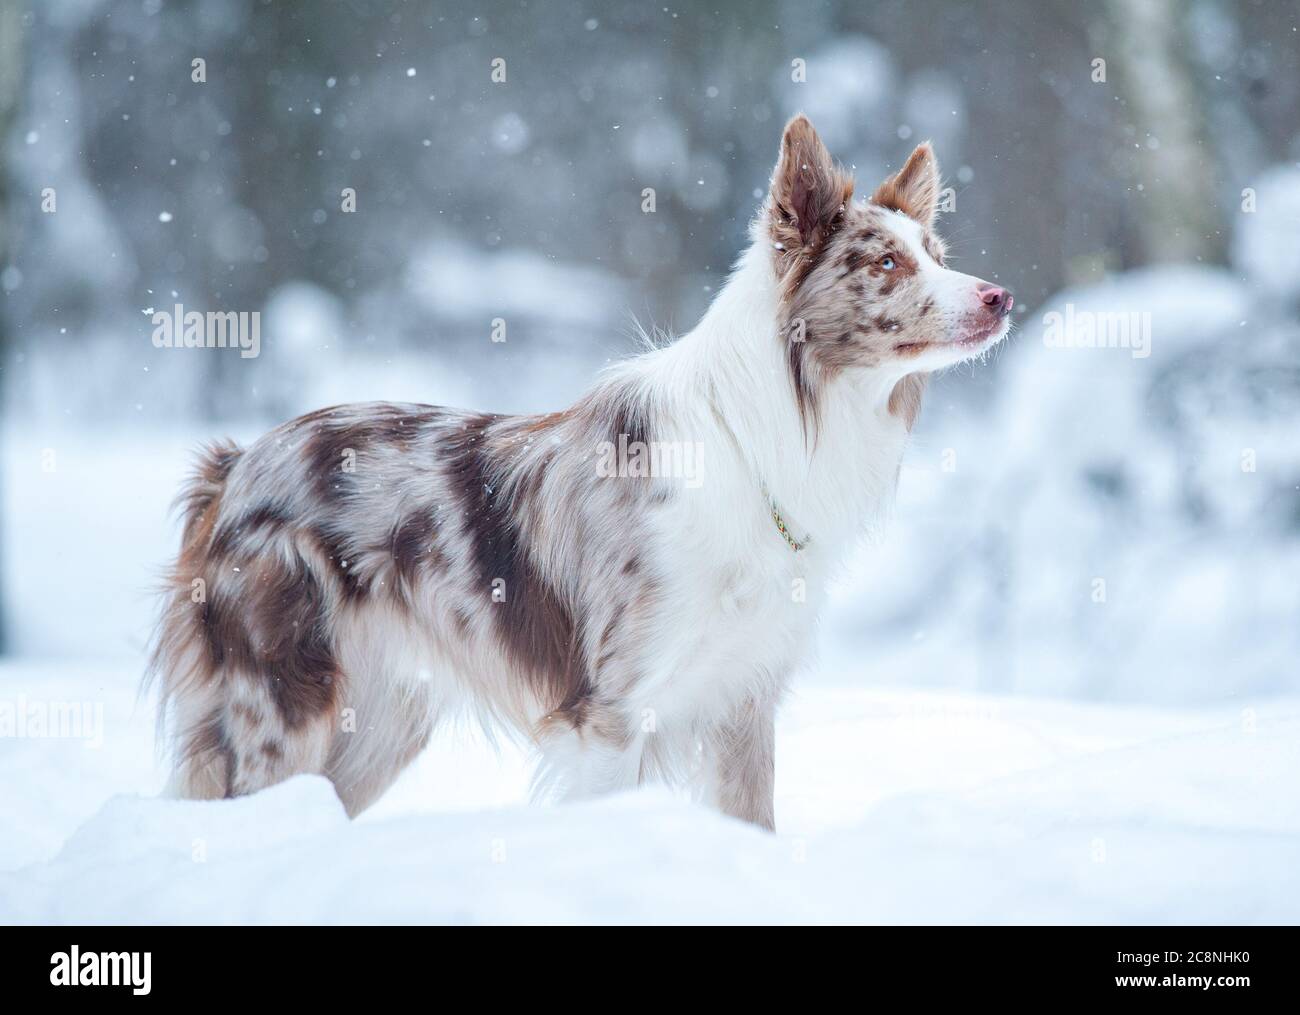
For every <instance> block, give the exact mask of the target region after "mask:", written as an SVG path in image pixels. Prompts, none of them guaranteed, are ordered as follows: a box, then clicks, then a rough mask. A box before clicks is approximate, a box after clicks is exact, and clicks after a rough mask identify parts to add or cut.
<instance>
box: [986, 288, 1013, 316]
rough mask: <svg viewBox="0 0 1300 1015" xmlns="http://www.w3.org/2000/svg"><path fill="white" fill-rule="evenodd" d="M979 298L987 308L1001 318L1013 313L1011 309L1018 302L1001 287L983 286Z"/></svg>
mask: <svg viewBox="0 0 1300 1015" xmlns="http://www.w3.org/2000/svg"><path fill="white" fill-rule="evenodd" d="M979 297H980V300H981V301H982V302H983V304H984V305H985V306H986V307H988V308H989V309H990V310H992V311H993V312H994V313H995V314H998V315H999V316H1001V317H1005V316H1006V315H1007V314H1009V313H1011V307H1012V306H1013V305H1014V304H1015V302H1016V298H1015V297H1014V296H1012V295H1011V294H1010V293H1009V292H1007V291H1006V290H1005V289H1003V288H1002V287H1001V286H1000V285H986V286H981V287H980V290H979Z"/></svg>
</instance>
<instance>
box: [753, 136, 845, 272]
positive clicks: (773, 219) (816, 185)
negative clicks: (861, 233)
mask: <svg viewBox="0 0 1300 1015" xmlns="http://www.w3.org/2000/svg"><path fill="white" fill-rule="evenodd" d="M852 200H853V177H852V176H850V175H849V174H848V173H846V172H844V171H843V170H842V169H840V168H839V166H837V165H836V164H835V160H834V159H832V158H831V153H830V152H828V151H827V150H826V146H825V145H824V144H822V139H821V138H820V137H818V136H817V131H816V130H814V129H813V125H812V123H811V121H809V119H808V117H806V116H804V115H803V114H802V113H801V114H799V115H798V116H796V117H795V118H794V119H793V120H791V121H790V122H789V123H788V124H786V126H785V133H784V134H783V135H782V136H781V157H780V159H779V160H778V161H777V164H776V171H775V172H774V173H773V174H772V188H771V194H770V197H769V201H768V229H769V231H770V233H771V235H772V243H773V245H774V246H775V247H776V250H777V252H778V255H779V256H778V262H786V261H788V260H791V259H793V258H797V257H802V256H803V255H804V254H806V253H807V252H809V251H812V250H815V249H817V248H818V247H819V246H820V245H821V244H822V243H824V242H825V241H826V238H827V237H828V236H829V235H830V234H831V233H832V232H834V230H835V227H836V226H838V225H839V223H840V221H841V220H842V219H843V217H844V213H845V211H846V210H847V208H848V205H849V202H850V201H852ZM783 267H784V266H783ZM783 273H784V272H783Z"/></svg>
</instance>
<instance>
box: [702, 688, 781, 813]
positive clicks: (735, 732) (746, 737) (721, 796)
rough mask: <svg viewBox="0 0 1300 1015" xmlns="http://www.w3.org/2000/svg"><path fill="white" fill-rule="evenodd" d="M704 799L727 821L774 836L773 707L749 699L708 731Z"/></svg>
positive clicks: (768, 703) (774, 710)
mask: <svg viewBox="0 0 1300 1015" xmlns="http://www.w3.org/2000/svg"><path fill="white" fill-rule="evenodd" d="M704 752H705V757H704V763H705V771H704V777H705V794H706V799H707V800H708V801H709V802H710V803H711V804H713V806H715V807H717V808H718V810H720V811H722V813H723V814H730V815H731V816H732V817H735V818H741V819H743V820H745V821H752V822H753V823H754V824H756V825H758V826H759V827H760V828H765V829H767V830H768V831H769V832H771V831H775V829H776V820H775V817H774V813H773V804H772V791H773V784H774V782H775V779H776V704H775V702H773V701H770V700H757V699H750V700H748V701H746V702H745V703H744V704H743V705H741V706H740V707H739V708H737V709H736V710H735V712H734V713H732V715H731V716H730V717H728V718H727V719H726V720H725V721H723V722H720V723H717V724H716V725H714V726H713V727H712V728H711V729H710V730H709V732H708V734H707V736H706V739H705V743H704Z"/></svg>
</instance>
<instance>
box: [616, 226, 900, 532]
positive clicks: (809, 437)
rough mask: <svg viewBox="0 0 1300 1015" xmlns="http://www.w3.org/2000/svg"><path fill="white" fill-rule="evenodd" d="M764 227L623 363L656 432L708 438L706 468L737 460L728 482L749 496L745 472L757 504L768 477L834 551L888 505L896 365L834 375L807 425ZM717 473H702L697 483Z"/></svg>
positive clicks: (800, 528)
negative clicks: (706, 292) (682, 331)
mask: <svg viewBox="0 0 1300 1015" xmlns="http://www.w3.org/2000/svg"><path fill="white" fill-rule="evenodd" d="M762 235H763V234H762V232H761V231H759V230H757V229H756V230H755V239H754V242H753V243H752V245H751V246H750V247H749V249H748V250H747V251H746V252H745V253H744V254H743V255H742V256H741V258H740V260H739V262H738V263H737V266H736V269H735V271H734V272H733V273H732V275H731V277H730V278H729V279H728V281H727V283H726V285H725V286H724V287H723V288H722V290H721V291H720V292H719V293H718V295H717V297H716V298H715V299H714V301H713V303H712V304H711V305H710V307H709V309H708V310H707V311H706V313H705V315H704V317H703V318H702V319H701V321H700V322H699V324H698V325H697V326H696V327H695V328H694V329H692V330H691V331H690V332H688V333H687V334H686V335H684V336H682V337H681V338H680V339H679V340H678V341H677V342H676V343H674V344H673V345H671V346H667V347H665V348H663V349H660V350H657V351H655V352H653V353H651V354H649V355H647V356H644V357H640V358H639V359H636V360H633V361H631V363H629V364H627V367H629V368H631V369H632V370H634V371H635V374H636V375H637V376H636V380H637V381H639V383H640V384H641V385H643V386H644V387H643V390H646V389H648V394H649V397H650V400H651V404H652V405H653V406H654V408H655V411H656V416H657V418H658V419H659V420H660V421H661V432H663V433H665V434H666V435H668V436H666V438H665V439H680V440H693V441H703V442H704V443H705V445H706V446H707V445H709V444H710V443H711V442H713V443H716V445H717V447H718V448H719V450H718V451H717V452H716V454H715V455H710V462H711V468H713V469H714V470H717V469H718V468H719V466H720V465H721V467H722V468H723V470H724V471H733V470H734V472H735V473H736V475H734V476H733V477H731V478H732V485H733V486H734V487H735V489H734V490H728V491H726V492H727V493H732V492H734V493H735V494H736V495H737V496H738V498H739V501H738V503H739V504H741V505H743V504H745V503H746V500H745V497H746V496H747V495H746V493H745V490H744V487H745V486H746V483H747V484H748V485H749V486H750V487H752V491H751V492H750V493H749V494H748V497H749V501H750V502H751V503H752V504H753V505H754V506H755V508H756V509H759V510H762V511H764V512H766V510H767V507H766V503H765V501H764V500H763V495H762V490H763V488H764V487H766V489H767V490H768V491H769V492H770V494H771V496H772V498H773V499H774V501H775V502H776V504H777V505H778V506H779V508H780V510H781V511H782V513H783V514H785V515H786V516H787V521H788V522H789V523H790V525H791V527H792V528H794V529H795V530H796V536H798V537H802V536H803V535H805V534H806V535H808V536H810V537H811V541H812V543H813V544H814V545H816V546H817V547H818V548H820V549H828V550H832V551H834V550H835V549H836V548H838V549H840V550H842V549H843V545H842V544H843V543H844V542H845V541H846V540H850V539H853V538H856V537H857V536H858V535H860V534H861V533H862V532H863V531H864V529H866V530H874V529H875V528H876V526H877V524H878V523H879V522H881V521H883V520H884V516H885V515H886V514H887V512H888V510H889V508H890V507H891V506H892V501H893V496H892V495H893V491H894V488H895V485H896V482H897V476H898V468H899V463H900V461H901V458H902V454H903V450H904V447H905V445H906V441H907V430H908V427H907V425H906V424H905V423H904V422H903V421H902V420H901V419H900V418H899V417H898V416H896V415H894V414H892V413H891V412H890V407H889V401H890V394H891V392H892V391H893V390H894V386H895V385H896V384H897V383H898V381H899V380H900V379H901V378H902V377H903V376H905V374H904V373H902V372H897V370H896V372H889V371H884V370H874V371H862V372H860V373H858V374H856V375H845V376H843V377H840V378H838V379H837V380H836V381H835V382H834V383H833V384H832V385H830V386H828V388H827V389H826V390H825V391H824V393H823V394H824V400H823V403H822V405H821V406H820V412H819V418H818V421H817V424H816V426H815V427H814V426H813V425H812V424H811V423H810V424H809V425H807V426H805V420H804V418H803V417H802V416H801V415H800V412H799V409H798V405H797V402H796V398H795V391H794V384H793V380H792V378H791V374H790V368H789V365H788V361H787V358H786V350H785V348H784V343H783V340H782V339H781V338H780V337H779V336H778V334H777V320H778V310H779V305H780V294H779V291H778V285H777V279H776V277H775V270H774V266H773V260H772V256H771V250H770V249H769V248H770V244H769V243H765V242H764V241H763V239H762V238H761V237H762ZM629 379H631V378H629ZM746 477H747V479H746ZM719 478H720V477H717V476H713V475H711V476H708V477H706V479H705V485H706V486H709V485H711V484H713V483H714V482H715V481H717V480H718V479H719ZM720 492H722V491H720ZM767 525H768V527H771V522H770V521H769V522H767ZM770 538H772V539H778V536H777V535H776V533H775V532H773V533H772V534H771V537H770Z"/></svg>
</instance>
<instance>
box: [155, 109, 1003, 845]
mask: <svg viewBox="0 0 1300 1015" xmlns="http://www.w3.org/2000/svg"><path fill="white" fill-rule="evenodd" d="M853 191H854V184H853V179H852V178H851V177H850V176H849V175H848V174H847V173H846V172H845V170H844V169H843V168H841V167H840V166H838V165H837V164H836V163H835V162H834V161H833V160H832V158H831V156H830V154H829V153H828V152H827V150H826V148H825V146H824V145H823V144H822V141H821V139H820V138H819V137H818V136H817V133H816V131H815V130H814V129H813V126H812V124H811V123H810V122H809V121H808V120H807V119H806V118H805V117H803V116H796V117H795V118H794V119H793V120H791V121H790V123H789V124H788V125H787V127H786V128H785V132H784V136H783V137H782V140H781V149H780V155H779V161H778V163H777V166H776V169H775V172H774V173H773V176H772V181H771V187H770V192H769V194H768V196H767V198H766V200H765V201H764V203H763V205H762V208H761V210H760V212H759V214H758V216H757V218H756V220H755V221H754V223H753V225H752V226H751V230H750V232H751V237H752V244H751V246H750V247H749V249H748V250H747V251H746V252H745V253H744V254H742V255H741V257H740V260H739V262H738V264H737V266H736V268H735V271H734V273H733V274H732V276H731V278H730V280H729V281H728V282H727V284H726V286H725V287H724V288H723V289H722V290H721V292H719V294H718V296H717V298H716V300H715V301H714V303H713V304H712V306H711V307H710V308H709V309H708V311H707V313H706V314H705V315H704V318H703V320H702V321H700V323H699V325H698V326H697V327H696V328H695V329H694V330H693V331H691V332H690V333H689V334H687V335H685V336H683V337H682V338H680V339H679V340H678V341H676V342H675V343H674V344H672V345H670V346H666V347H664V348H659V349H656V350H654V351H651V352H649V353H647V354H645V355H642V356H639V357H637V358H634V359H631V360H629V361H627V362H624V363H622V364H620V365H617V366H615V367H613V368H612V369H610V370H609V371H608V372H607V373H605V374H604V375H603V376H602V377H601V378H600V380H599V381H598V382H597V383H596V384H595V386H594V387H593V388H592V389H591V390H590V392H589V393H588V394H587V395H586V396H585V397H583V398H582V399H581V400H580V401H578V402H577V403H576V404H575V405H573V406H571V407H569V408H567V409H562V410H560V411H558V412H552V413H547V414H545V415H535V416H503V415H494V414H489V413H481V412H469V411H463V410H458V409H447V408H440V407H434V406H428V405H406V404H400V405H399V404H389V403H374V404H364V405H346V406H338V407H335V408H329V409H321V410H319V411H317V412H312V413H309V414H308V415H306V416H302V417H300V418H298V419H295V420H293V421H291V422H289V423H285V424H284V425H283V426H280V427H279V428H277V429H275V430H273V431H271V432H270V433H269V434H267V435H266V436H265V437H263V438H262V439H261V440H259V441H257V442H256V443H254V444H253V445H252V446H250V447H248V448H246V449H240V448H239V447H236V446H234V445H233V444H229V443H218V444H215V445H212V446H210V447H208V448H207V449H205V450H204V452H203V453H202V456H201V459H200V462H199V465H198V468H197V470H196V473H195V475H194V476H193V478H192V479H191V480H190V482H189V484H188V486H187V487H186V488H185V490H184V491H183V493H182V495H181V503H182V504H183V512H184V529H183V536H182V541H181V549H180V553H179V556H178V558H177V560H176V562H175V565H174V566H173V567H172V568H171V570H170V572H169V576H168V579H167V591H166V602H165V604H164V610H163V616H162V619H161V621H160V624H159V627H158V630H157V633H156V638H155V642H154V648H153V654H152V658H151V661H150V675H151V676H152V677H154V678H157V679H158V680H159V681H160V682H161V690H162V694H161V700H160V706H159V720H160V725H162V726H163V727H164V731H165V733H166V734H167V735H168V740H169V742H170V745H171V748H172V750H173V753H174V773H173V776H172V780H171V783H170V787H169V790H170V792H171V793H173V794H175V795H179V796H183V797H191V798H213V797H229V796H236V795H239V794H245V793H252V792H254V791H256V790H258V789H261V788H263V787H265V786H269V785H271V784H273V783H276V782H279V781H280V780H283V779H287V778H289V777H290V776H292V775H295V774H297V773H302V772H311V773H319V774H323V775H325V776H327V777H328V778H329V779H330V780H331V781H332V782H333V784H334V786H335V787H336V789H337V791H338V794H339V797H340V799H341V800H342V801H343V803H344V805H345V806H346V808H347V810H348V812H349V813H350V814H356V813H358V812H359V811H361V810H362V809H363V808H365V807H366V806H367V805H368V804H370V803H371V802H372V801H373V800H374V799H375V798H376V797H377V796H378V795H379V794H380V793H382V792H383V791H384V789H385V788H386V787H387V786H388V785H389V784H390V783H391V782H392V780H393V779H394V778H395V777H396V775H397V774H398V773H399V772H400V771H401V770H402V768H403V767H404V766H405V765H406V764H407V763H408V762H409V761H410V760H411V759H412V758H413V757H414V756H415V755H416V754H417V753H418V752H419V751H420V750H421V748H422V747H423V746H424V744H425V743H426V742H427V740H428V739H429V735H430V732H431V731H432V729H433V728H434V726H435V725H436V724H437V723H438V722H439V721H441V720H444V719H447V718H448V717H450V716H453V715H455V714H457V713H458V712H462V711H464V710H468V711H470V712H471V713H472V714H473V715H474V716H475V717H477V718H479V719H481V720H483V721H484V722H485V723H487V724H488V725H489V727H490V728H497V727H504V728H506V729H508V730H511V731H513V732H514V733H515V734H518V735H519V736H520V737H521V738H523V739H524V740H525V741H526V742H528V743H529V744H531V745H533V746H534V747H535V748H536V750H537V752H538V755H539V765H538V777H537V782H538V788H539V791H540V792H541V794H542V795H547V796H553V797H556V798H571V797H576V796H585V795H590V794H597V793H605V792H609V791H611V790H617V789H620V788H625V787H631V786H636V785H638V784H639V783H642V782H645V781H649V780H662V781H666V782H668V783H670V784H674V785H679V786H690V787H692V788H693V789H694V790H695V792H696V793H697V795H698V796H700V797H702V798H703V799H705V800H707V801H709V802H711V803H712V804H713V805H714V806H716V807H717V808H719V809H720V810H722V811H723V812H725V813H726V814H730V815H734V816H735V817H738V818H742V819H744V820H746V821H750V822H753V823H755V824H757V825H760V826H762V827H764V828H768V829H771V828H772V827H773V810H772V784H773V773H774V734H773V719H774V713H775V711H776V708H777V705H778V703H779V701H780V699H781V697H782V693H783V691H784V690H785V687H786V685H787V682H788V681H789V679H790V675H791V672H792V671H793V670H794V669H795V668H796V667H797V666H798V665H799V663H800V660H801V658H802V657H803V656H804V655H805V654H806V652H807V650H808V647H809V641H810V638H811V636H812V632H813V629H814V626H815V619H816V616H817V612H818V605H819V600H820V599H821V597H822V590H823V588H824V586H825V583H826V580H827V577H828V575H829V573H830V572H831V571H832V570H833V569H834V568H835V567H836V565H837V564H839V563H840V562H841V561H842V558H843V557H844V555H845V552H846V550H848V549H849V548H850V547H851V546H852V544H853V543H854V541H855V539H856V538H858V537H859V536H860V535H861V534H862V533H863V532H864V531H865V530H868V529H873V528H876V527H878V525H879V523H881V522H883V521H884V519H885V516H886V515H887V513H888V511H889V508H890V505H891V503H892V500H893V496H894V491H895V487H896V485H897V481H898V472H899V463H900V460H901V457H902V455H903V451H904V448H905V446H906V444H907V440H908V434H909V431H910V429H911V427H912V423H913V421H914V420H915V418H916V415H917V412H918V410H919V407H920V402H921V395H922V391H923V389H924V387H925V383H926V377H927V375H928V374H929V373H930V372H932V371H934V370H937V369H941V368H943V367H947V366H951V365H952V364H954V363H959V362H962V361H965V360H969V359H971V358H972V357H975V356H979V355H981V354H983V353H985V352H986V351H987V350H989V349H990V348H991V347H992V346H993V345H994V344H995V343H997V342H998V341H999V340H1000V339H1002V338H1003V336H1005V335H1006V333H1007V331H1008V328H1009V319H1008V314H1009V312H1010V310H1011V306H1012V298H1011V295H1010V294H1009V293H1008V292H1007V291H1006V290H1005V289H1003V288H1001V287H999V286H996V285H992V284H990V283H988V282H984V281H981V280H980V279H978V278H974V277H972V276H970V275H963V274H961V273H959V272H956V271H953V270H951V269H950V268H948V267H946V266H945V263H944V245H943V242H942V241H941V240H940V239H939V237H938V236H937V235H936V234H935V232H934V228H933V227H934V219H935V212H936V204H937V201H938V197H939V171H938V167H937V165H936V162H935V158H934V154H933V152H932V151H931V149H930V146H929V145H928V144H922V145H921V146H919V147H918V148H917V149H916V150H915V151H913V152H912V154H911V156H910V157H909V158H908V160H907V163H906V164H905V165H904V166H903V167H902V169H901V170H899V172H898V173H897V174H896V175H894V176H891V177H889V178H888V179H886V180H885V181H884V183H882V184H881V185H880V187H878V188H877V189H876V191H875V193H874V194H873V195H872V196H871V199H870V200H869V201H855V200H854V198H853ZM615 449H616V450H615Z"/></svg>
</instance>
